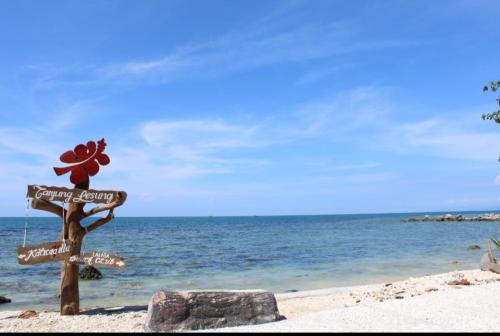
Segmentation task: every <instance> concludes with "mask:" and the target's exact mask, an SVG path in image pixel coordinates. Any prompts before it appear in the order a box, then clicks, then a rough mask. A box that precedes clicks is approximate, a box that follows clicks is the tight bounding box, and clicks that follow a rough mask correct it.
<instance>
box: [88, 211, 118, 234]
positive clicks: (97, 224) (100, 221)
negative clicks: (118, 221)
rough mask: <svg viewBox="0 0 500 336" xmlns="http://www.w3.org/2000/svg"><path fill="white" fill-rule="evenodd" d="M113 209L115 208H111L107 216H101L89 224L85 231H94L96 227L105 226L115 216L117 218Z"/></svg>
mask: <svg viewBox="0 0 500 336" xmlns="http://www.w3.org/2000/svg"><path fill="white" fill-rule="evenodd" d="M113 210H114V209H111V210H109V212H108V215H107V216H106V217H103V218H100V219H98V220H96V221H95V222H94V223H92V224H90V225H89V226H87V227H86V228H85V233H86V234H87V233H89V232H92V231H94V230H95V229H97V228H98V227H100V226H103V225H104V224H106V223H108V222H109V221H111V220H112V219H113V218H115V215H114V214H113Z"/></svg>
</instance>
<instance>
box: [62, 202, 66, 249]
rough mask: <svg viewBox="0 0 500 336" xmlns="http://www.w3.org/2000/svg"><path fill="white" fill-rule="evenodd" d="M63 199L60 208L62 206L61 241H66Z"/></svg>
mask: <svg viewBox="0 0 500 336" xmlns="http://www.w3.org/2000/svg"><path fill="white" fill-rule="evenodd" d="M64 204H65V203H64V201H63V202H61V208H62V214H61V217H62V233H63V234H62V241H63V243H66V218H65V216H64Z"/></svg>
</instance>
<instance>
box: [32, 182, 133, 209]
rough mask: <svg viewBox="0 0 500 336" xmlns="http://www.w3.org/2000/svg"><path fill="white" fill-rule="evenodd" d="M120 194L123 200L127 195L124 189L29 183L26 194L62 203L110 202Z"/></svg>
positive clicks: (34, 197)
mask: <svg viewBox="0 0 500 336" xmlns="http://www.w3.org/2000/svg"><path fill="white" fill-rule="evenodd" d="M119 193H120V194H121V195H122V197H123V200H125V198H126V197H127V193H126V192H124V191H112V190H91V189H89V190H84V189H77V188H75V189H68V188H62V187H48V186H43V185H37V184H35V185H29V186H28V192H27V193H26V196H28V197H31V198H33V199H41V200H45V201H59V202H64V203H105V204H110V203H112V202H114V201H116V200H117V199H118V198H119V195H118V194H119Z"/></svg>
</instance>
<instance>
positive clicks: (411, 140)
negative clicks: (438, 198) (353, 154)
mask: <svg viewBox="0 0 500 336" xmlns="http://www.w3.org/2000/svg"><path fill="white" fill-rule="evenodd" d="M478 115H479V114H478ZM468 119H469V118H466V119H465V120H468ZM474 126H475V125H471V126H467V123H464V122H463V120H460V119H459V120H456V121H451V120H449V119H445V118H437V117H436V118H432V119H427V120H423V121H419V122H415V123H395V124H393V125H391V129H389V130H388V131H387V132H385V134H383V135H382V137H383V138H384V140H385V142H384V143H385V145H386V146H388V147H389V148H391V149H393V150H396V151H399V152H404V153H409V154H417V153H418V154H424V155H429V156H439V157H443V158H451V159H463V160H489V161H491V160H495V159H496V158H497V157H498V155H499V154H500V133H492V132H489V131H478V130H476V129H475V128H474Z"/></svg>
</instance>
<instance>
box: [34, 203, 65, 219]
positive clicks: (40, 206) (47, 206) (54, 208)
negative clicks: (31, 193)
mask: <svg viewBox="0 0 500 336" xmlns="http://www.w3.org/2000/svg"><path fill="white" fill-rule="evenodd" d="M31 207H32V208H33V209H36V210H42V211H48V212H52V213H53V214H55V215H57V216H59V217H62V214H63V211H64V215H66V210H65V209H64V210H63V208H62V207H61V206H59V205H57V204H54V203H52V202H50V201H46V200H43V199H33V201H31Z"/></svg>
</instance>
